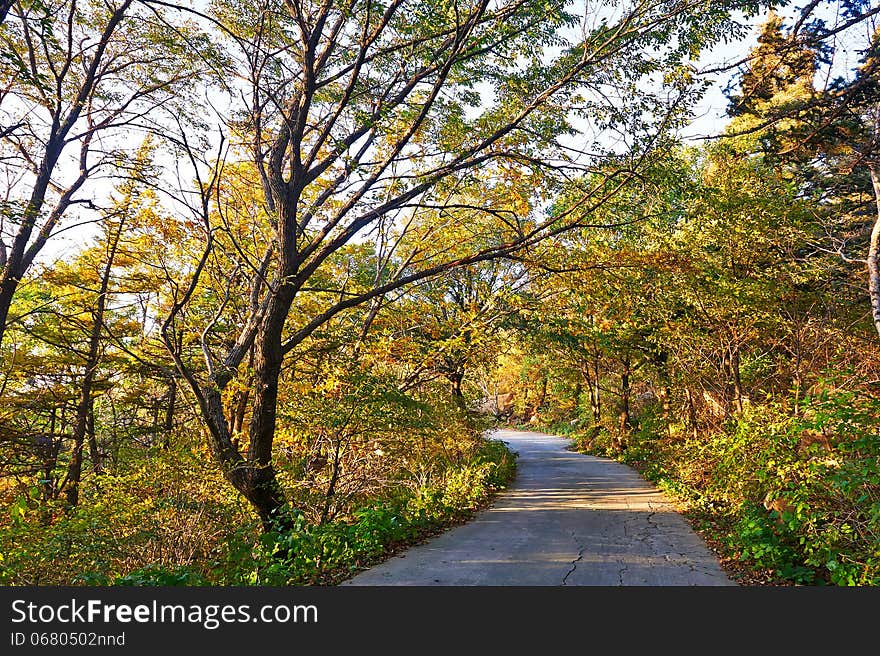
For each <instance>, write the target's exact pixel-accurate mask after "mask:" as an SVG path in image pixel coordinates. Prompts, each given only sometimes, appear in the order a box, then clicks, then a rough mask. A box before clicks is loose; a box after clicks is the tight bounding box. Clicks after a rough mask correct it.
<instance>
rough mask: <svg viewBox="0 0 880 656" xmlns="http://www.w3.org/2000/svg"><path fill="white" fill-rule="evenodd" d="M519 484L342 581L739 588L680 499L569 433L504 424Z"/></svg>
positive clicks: (499, 436)
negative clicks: (468, 517) (584, 449)
mask: <svg viewBox="0 0 880 656" xmlns="http://www.w3.org/2000/svg"><path fill="white" fill-rule="evenodd" d="M492 437H494V438H495V439H501V440H504V441H505V442H507V443H508V444H509V445H510V447H511V448H512V449H513V450H514V451H516V452H518V453H519V458H518V460H517V463H518V464H517V476H516V480H515V481H514V483H513V484H512V485H511V486H510V487H509V488H508V489H507V490H506V491H505V492H503V493H502V494H500V495H499V496H498V498H497V499H496V501H495V503H494V504H493V505H492V506H491V507H490V508H489V509H487V510H484V511H482V512H480V513H478V514H477V516H476V517H475V518H474V519H473V520H472V521H470V522H468V523H467V524H464V525H462V526H458V527H455V528H453V529H451V530H449V531H447V532H445V533H443V534H441V535H439V536H437V537H436V538H433V539H431V540H430V541H428V542H426V543H424V544H421V545H417V546H414V547H412V548H410V549H408V550H406V551H405V552H403V553H401V554H399V555H397V556H394V557H392V558H390V559H389V560H387V561H385V562H384V563H381V564H379V565H377V566H376V567H373V568H371V569H369V570H366V571H364V572H362V573H360V574H358V575H356V576H354V577H353V578H351V579H348V580H347V581H344V582H342V583H341V584H340V585H370V586H377V585H423V586H424V585H427V586H430V585H455V586H513V585H516V586H551V585H571V586H574V585H594V586H595V585H605V586H637V585H652V586H656V585H668V586H673V585H674V586H685V585H695V586H696V585H711V586H720V585H736V584H735V583H734V582H733V581H731V580H730V579H729V578H728V577H727V576H726V575H725V573H724V571H723V570H722V569H721V567H720V565H719V564H718V561H717V559H716V557H715V556H714V555H713V554H712V552H711V551H710V550H709V549H708V548H707V547H706V545H705V544H704V543H703V541H702V539H701V538H700V537H699V536H698V535H697V534H696V533H694V531H693V530H692V529H691V528H690V526H689V525H688V524H687V522H686V521H685V520H684V519H683V518H682V517H681V515H679V514H678V513H676V512H675V510H674V507H673V505H672V504H671V503H670V501H669V500H668V499H667V498H665V497H664V496H663V494H662V493H661V492H659V491H658V490H657V489H656V488H654V487H653V486H652V485H650V484H649V483H647V482H645V481H644V479H642V478H641V477H640V476H639V475H638V474H637V473H636V472H635V471H634V470H633V469H631V468H629V467H627V466H625V465H622V464H620V463H617V462H614V461H612V460H608V459H604V458H596V457H593V456H587V455H583V454H579V453H574V452H572V451H569V450H567V448H566V447H567V446H568V444H569V440H566V439H563V438H560V437H553V436H549V435H544V434H541V433H533V432H524V431H512V430H501V431H497V432H495V433H494V434H493V435H492Z"/></svg>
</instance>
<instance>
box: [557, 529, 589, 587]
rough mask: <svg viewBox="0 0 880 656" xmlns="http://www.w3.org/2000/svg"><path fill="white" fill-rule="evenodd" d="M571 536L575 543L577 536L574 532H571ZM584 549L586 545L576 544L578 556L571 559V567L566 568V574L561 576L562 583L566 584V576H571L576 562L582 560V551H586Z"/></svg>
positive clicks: (575, 567)
mask: <svg viewBox="0 0 880 656" xmlns="http://www.w3.org/2000/svg"><path fill="white" fill-rule="evenodd" d="M571 537H572V538H573V539H574V541H575V543H577V536H576V535H575V534H574V533H572V534H571ZM586 550H587V546H586V545H582V544H578V557H577V558H575V559H574V560H573V561H571V569H570V570H568V572H567V573H566V575H565V576H563V577H562V585H566V584H567V581H568V577H569V576H571V575H572V574H574V571H575V570H576V569H577V564H578V563H579V562H580V561H581V560H583V558H584V551H586Z"/></svg>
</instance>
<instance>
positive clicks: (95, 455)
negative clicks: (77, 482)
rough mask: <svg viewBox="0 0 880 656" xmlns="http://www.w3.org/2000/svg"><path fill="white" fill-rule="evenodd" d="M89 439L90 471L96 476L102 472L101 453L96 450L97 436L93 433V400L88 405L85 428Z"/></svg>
mask: <svg viewBox="0 0 880 656" xmlns="http://www.w3.org/2000/svg"><path fill="white" fill-rule="evenodd" d="M86 433H87V434H88V438H89V458H90V459H91V461H92V471H93V472H94V473H95V474H97V473H98V472H100V471H102V470H103V466H102V464H101V451H100V450H99V449H98V436H97V434H96V433H95V400H94V399H92V402H91V403H90V404H89V421H88V425H87V426H86Z"/></svg>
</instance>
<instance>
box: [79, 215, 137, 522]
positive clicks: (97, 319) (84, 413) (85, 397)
mask: <svg viewBox="0 0 880 656" xmlns="http://www.w3.org/2000/svg"><path fill="white" fill-rule="evenodd" d="M124 225H125V224H124V222H123V221H120V222H119V223H118V224H117V225H116V226H115V228H116V230H115V232H114V233H113V234H112V235H111V236H110V243H109V244H108V249H107V262H106V263H105V264H104V270H103V271H102V273H101V281H100V287H99V289H98V299H97V302H96V304H95V310H94V312H93V313H92V330H91V333H90V335H89V352H88V356H87V357H86V362H85V375H84V376H83V382H82V387H81V388H80V397H79V403H78V404H77V408H76V419H75V421H74V426H73V453H72V454H71V457H70V463H69V464H68V467H67V477H66V479H65V480H66V491H65V495H66V497H67V505H68V506H70V507H74V506H76V505H77V503H79V484H80V480H81V478H82V462H83V446H84V441H85V437H86V431H87V429H88V420H89V415H90V414H91V410H92V403H93V399H92V388H93V386H94V382H95V375H96V374H97V370H98V363H99V360H100V350H101V333H102V332H103V329H104V313H105V310H106V308H107V290H108V288H109V287H110V274H111V272H112V270H113V261H114V260H115V259H116V251H117V249H118V247H119V241H120V239H121V238H122V231H123V229H124ZM95 453H96V454H97V445H96V446H95ZM92 466H93V467H94V466H96V465H95V463H92Z"/></svg>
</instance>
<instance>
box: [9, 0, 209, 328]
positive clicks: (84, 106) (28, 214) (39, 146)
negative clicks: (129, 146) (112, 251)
mask: <svg viewBox="0 0 880 656" xmlns="http://www.w3.org/2000/svg"><path fill="white" fill-rule="evenodd" d="M9 11H10V13H9V14H8V15H7V17H6V20H5V21H3V22H2V24H0V43H2V46H0V47H2V49H3V56H2V57H0V87H2V88H3V94H2V95H0V167H2V170H3V174H4V176H5V178H6V179H7V180H8V181H9V182H10V183H11V184H10V186H9V187H8V188H7V190H6V193H5V197H4V198H3V199H2V205H0V343H2V340H3V335H4V332H5V330H6V328H7V327H8V325H9V323H10V321H14V320H15V317H9V309H10V306H11V303H12V298H13V296H14V295H15V292H16V289H17V288H18V285H19V283H20V282H21V280H22V278H23V277H24V276H25V274H26V273H27V271H28V269H29V268H30V267H31V265H32V264H33V263H34V260H35V259H36V258H37V256H38V255H39V253H40V252H41V251H42V250H43V248H44V247H45V245H46V243H47V242H48V240H49V239H50V238H51V237H52V235H53V234H54V233H55V232H56V231H57V229H58V227H59V225H60V224H61V222H62V220H63V219H64V217H65V216H66V215H68V214H69V213H70V211H71V210H72V209H75V208H86V209H88V208H92V209H95V202H94V201H95V200H96V199H95V193H94V192H93V193H92V194H89V193H87V192H88V185H87V182H88V181H89V180H90V179H92V178H94V177H96V176H97V175H98V174H99V173H100V172H102V171H107V170H112V169H114V168H115V167H119V166H123V167H124V165H125V164H124V159H125V149H124V148H123V147H121V146H119V145H117V144H118V143H119V142H120V140H121V141H123V142H124V140H125V138H126V137H125V132H126V131H127V130H145V129H146V130H150V129H152V128H154V127H157V128H158V121H159V119H158V113H159V110H160V109H162V110H163V111H164V110H167V109H171V108H173V107H175V106H176V107H178V108H180V107H183V106H185V104H186V102H185V101H191V100H192V99H191V98H190V97H188V96H187V94H186V93H184V90H185V88H186V84H188V83H192V82H193V81H194V79H196V78H197V77H198V75H199V74H200V69H201V68H202V65H201V60H200V57H208V56H210V49H209V48H207V46H206V44H205V43H204V41H203V40H202V39H201V37H200V36H199V35H198V33H197V32H196V31H195V30H194V29H193V27H192V26H186V25H180V26H175V25H172V24H170V23H169V22H168V20H167V19H166V18H165V17H164V16H163V15H162V13H161V12H160V11H159V10H158V9H156V8H148V7H145V6H143V5H142V4H140V3H138V2H136V0H120V1H119V2H114V3H101V2H58V1H56V2H47V3H43V2H32V3H30V2H28V3H26V2H13V3H12V4H11V5H10V6H9ZM190 107H191V105H190ZM183 113H184V115H186V114H190V113H191V110H187V111H185V112H183ZM154 121H155V122H154ZM163 128H164V131H168V130H169V128H168V126H167V125H166V126H163ZM98 195H100V194H99V192H98ZM99 202H100V201H99Z"/></svg>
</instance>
